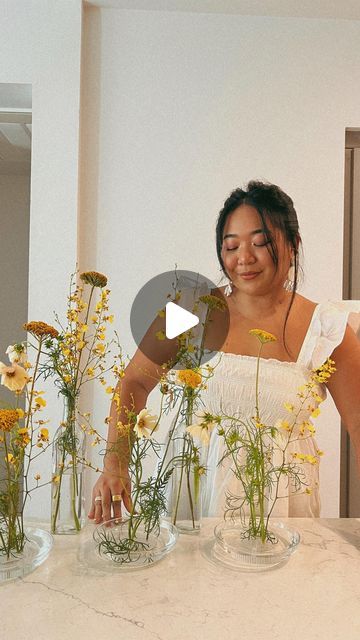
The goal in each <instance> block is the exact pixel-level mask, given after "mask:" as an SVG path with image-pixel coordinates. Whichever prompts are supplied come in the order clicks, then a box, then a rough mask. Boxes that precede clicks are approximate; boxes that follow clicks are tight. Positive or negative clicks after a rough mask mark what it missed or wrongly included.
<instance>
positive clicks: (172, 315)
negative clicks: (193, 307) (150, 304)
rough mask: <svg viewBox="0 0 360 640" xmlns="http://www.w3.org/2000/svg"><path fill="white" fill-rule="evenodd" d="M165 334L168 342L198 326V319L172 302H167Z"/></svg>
mask: <svg viewBox="0 0 360 640" xmlns="http://www.w3.org/2000/svg"><path fill="white" fill-rule="evenodd" d="M165 322H166V329H165V334H166V337H167V338H168V339H169V340H172V339H173V338H176V336H179V335H180V334H181V333H184V331H188V329H191V328H192V327H195V326H196V325H197V324H199V318H198V317H197V316H195V315H194V314H193V313H190V311H186V309H183V308H182V307H179V305H178V304H175V303H174V302H168V303H167V304H166V306H165Z"/></svg>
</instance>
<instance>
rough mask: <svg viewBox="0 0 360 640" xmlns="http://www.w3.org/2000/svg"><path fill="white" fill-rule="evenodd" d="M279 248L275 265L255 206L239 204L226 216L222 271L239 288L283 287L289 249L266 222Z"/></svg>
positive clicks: (257, 290)
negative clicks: (276, 264)
mask: <svg viewBox="0 0 360 640" xmlns="http://www.w3.org/2000/svg"><path fill="white" fill-rule="evenodd" d="M267 224H268V227H269V229H270V231H271V233H272V234H273V237H274V240H275V243H276V246H277V250H278V267H277V269H276V266H275V264H274V262H273V259H272V256H271V253H270V251H269V249H270V244H269V242H268V241H267V239H266V235H265V234H264V231H263V229H262V222H261V218H260V216H259V214H258V212H257V210H256V209H255V208H254V207H252V206H250V205H247V204H242V205H240V207H238V208H237V209H235V211H233V212H232V213H231V214H230V215H229V216H228V218H227V220H226V223H225V227H224V231H223V243H222V249H221V256H222V260H223V263H224V267H225V271H226V273H227V275H228V276H229V278H230V280H231V281H232V282H233V284H234V285H235V287H236V288H237V289H239V290H240V291H244V292H247V293H249V294H254V295H255V294H257V295H260V294H262V295H264V294H266V293H268V292H270V291H273V290H274V288H276V287H279V288H280V287H281V288H282V287H283V284H284V282H285V280H286V277H287V273H288V270H289V267H290V262H291V255H292V250H291V248H290V247H289V245H288V244H287V243H286V241H285V239H284V237H283V235H282V233H281V231H280V230H279V229H275V228H274V227H272V225H271V223H269V222H268V223H267Z"/></svg>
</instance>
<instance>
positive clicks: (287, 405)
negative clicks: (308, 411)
mask: <svg viewBox="0 0 360 640" xmlns="http://www.w3.org/2000/svg"><path fill="white" fill-rule="evenodd" d="M284 407H285V409H286V411H288V412H289V413H292V412H293V411H294V409H295V407H294V405H293V404H291V402H284Z"/></svg>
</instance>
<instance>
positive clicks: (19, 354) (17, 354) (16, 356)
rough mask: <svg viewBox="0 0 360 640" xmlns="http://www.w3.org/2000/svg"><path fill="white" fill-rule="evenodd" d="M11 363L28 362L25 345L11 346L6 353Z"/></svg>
mask: <svg viewBox="0 0 360 640" xmlns="http://www.w3.org/2000/svg"><path fill="white" fill-rule="evenodd" d="M5 353H6V355H7V356H8V358H9V360H10V362H11V363H13V362H16V363H18V362H22V363H24V362H26V361H27V355H26V350H25V347H24V345H23V344H21V343H20V344H10V345H9V346H8V348H7V349H6V351H5Z"/></svg>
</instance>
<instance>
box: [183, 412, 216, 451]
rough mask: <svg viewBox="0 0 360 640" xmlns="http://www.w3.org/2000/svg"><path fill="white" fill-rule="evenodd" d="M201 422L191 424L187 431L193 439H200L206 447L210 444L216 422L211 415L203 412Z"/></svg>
mask: <svg viewBox="0 0 360 640" xmlns="http://www.w3.org/2000/svg"><path fill="white" fill-rule="evenodd" d="M197 417H198V418H199V422H196V423H194V424H190V425H189V426H188V427H186V431H187V432H188V433H190V435H191V436H192V437H193V438H198V439H199V440H200V441H201V442H202V443H203V444H204V445H205V446H207V445H208V444H209V442H210V436H211V432H212V431H213V429H214V427H215V424H216V421H215V420H214V416H212V415H211V413H207V412H206V411H201V412H200V413H199V414H198V416H197Z"/></svg>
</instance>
